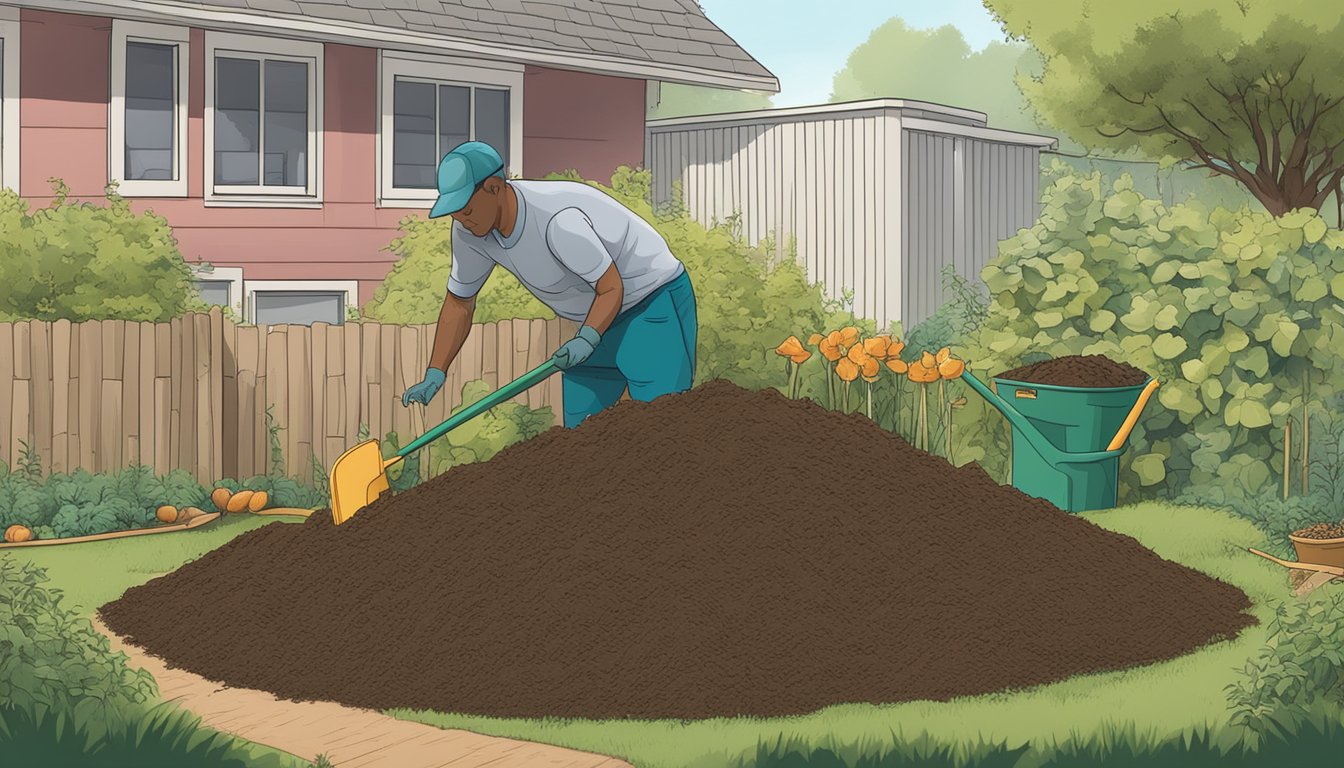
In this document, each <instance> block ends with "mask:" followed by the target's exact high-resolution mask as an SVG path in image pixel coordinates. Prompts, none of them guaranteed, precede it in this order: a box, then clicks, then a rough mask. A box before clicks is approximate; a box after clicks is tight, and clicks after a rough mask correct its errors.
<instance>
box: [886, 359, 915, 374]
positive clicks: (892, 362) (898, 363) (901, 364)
mask: <svg viewBox="0 0 1344 768" xmlns="http://www.w3.org/2000/svg"><path fill="white" fill-rule="evenodd" d="M887 367H888V368H890V369H891V370H892V371H894V372H895V373H905V372H906V371H908V370H909V369H910V364H909V363H907V362H905V361H904V360H902V359H901V358H899V357H888V358H887Z"/></svg>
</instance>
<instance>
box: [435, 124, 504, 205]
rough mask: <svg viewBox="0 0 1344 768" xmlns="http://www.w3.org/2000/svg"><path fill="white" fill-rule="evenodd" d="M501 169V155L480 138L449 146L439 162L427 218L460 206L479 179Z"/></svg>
mask: <svg viewBox="0 0 1344 768" xmlns="http://www.w3.org/2000/svg"><path fill="white" fill-rule="evenodd" d="M503 171H504V160H503V158H501V157H500V156H499V153H498V152H496V151H495V148H494V147H492V146H490V145H489V144H486V143H485V142H483V141H466V142H463V143H461V144H458V145H457V146H456V147H453V150H452V151H451V152H449V153H448V154H446V155H444V156H443V160H441V161H440V162H439V199H438V200H436V201H435V202H434V207H433V208H431V209H430V211H429V218H431V219H437V218H438V217H440V216H447V215H449V214H452V213H457V212H458V211H460V210H462V209H463V208H465V207H466V206H467V201H468V200H470V199H471V196H472V195H474V194H476V190H477V189H479V188H480V186H481V182H483V181H485V180H486V179H488V178H490V177H491V176H495V175H501V176H502V173H503Z"/></svg>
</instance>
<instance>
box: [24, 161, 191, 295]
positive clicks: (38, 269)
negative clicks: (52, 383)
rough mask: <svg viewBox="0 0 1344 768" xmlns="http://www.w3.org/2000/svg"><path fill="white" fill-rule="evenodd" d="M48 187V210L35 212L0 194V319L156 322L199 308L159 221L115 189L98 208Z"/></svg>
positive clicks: (186, 272) (58, 185) (188, 275)
mask: <svg viewBox="0 0 1344 768" xmlns="http://www.w3.org/2000/svg"><path fill="white" fill-rule="evenodd" d="M52 186H53V189H54V190H55V193H56V197H55V199H54V200H53V201H52V203H51V205H50V206H48V207H46V208H40V209H37V210H35V211H30V210H29V206H28V203H27V201H25V200H23V199H22V198H20V197H19V196H18V195H17V194H16V193H15V192H13V191H11V190H0V232H4V237H3V238H0V285H3V286H5V290H3V291H0V321H9V320H19V319H25V318H33V319H37V320H58V319H66V320H71V321H75V322H79V321H83V320H141V321H151V322H158V321H163V320H168V319H170V318H173V317H176V316H178V315H181V314H182V313H183V312H185V311H187V310H188V309H192V308H203V307H204V304H203V303H202V302H201V300H200V296H199V294H197V293H196V291H195V289H194V288H193V286H192V282H191V270H190V269H189V268H188V267H187V265H186V263H185V262H184V261H183V260H182V254H181V253H180V252H179V251H178V249H177V241H176V240H175V239H174V238H173V232H172V229H171V228H170V227H169V226H168V222H167V221H166V220H165V219H164V218H163V217H161V216H157V215H155V214H154V213H152V212H145V213H139V214H138V213H135V212H134V211H132V210H131V207H130V204H129V203H128V202H127V201H126V200H124V199H123V198H121V197H119V196H118V195H117V194H116V192H115V188H111V187H109V189H108V191H107V205H105V206H96V205H93V204H91V203H72V202H70V201H69V200H68V195H69V192H70V190H69V188H67V187H66V186H65V185H64V184H63V183H61V182H58V181H54V182H53V184H52Z"/></svg>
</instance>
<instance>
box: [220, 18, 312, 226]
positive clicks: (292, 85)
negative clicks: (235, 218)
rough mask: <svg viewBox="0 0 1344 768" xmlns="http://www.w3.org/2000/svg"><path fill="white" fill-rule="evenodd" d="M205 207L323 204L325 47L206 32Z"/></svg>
mask: <svg viewBox="0 0 1344 768" xmlns="http://www.w3.org/2000/svg"><path fill="white" fill-rule="evenodd" d="M206 49H207V57H208V73H207V77H206V125H205V135H206V139H205V140H206V153H205V158H206V178H207V181H208V183H209V194H207V198H206V199H207V202H212V203H223V204H229V203H234V204H266V203H276V202H280V203H282V204H298V205H302V204H305V203H306V204H317V203H320V202H321V194H320V187H319V185H318V178H317V177H318V168H319V157H318V156H319V155H320V154H321V151H322V107H321V104H322V102H321V99H320V94H321V92H322V45H321V44H320V43H302V42H294V41H287V40H278V39H270V38H252V37H242V36H239V35H226V34H217V33H207V35H206Z"/></svg>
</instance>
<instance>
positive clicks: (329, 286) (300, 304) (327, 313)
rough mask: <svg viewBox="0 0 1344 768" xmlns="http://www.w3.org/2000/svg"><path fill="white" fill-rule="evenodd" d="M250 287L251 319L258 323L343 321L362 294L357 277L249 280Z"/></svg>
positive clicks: (249, 308)
mask: <svg viewBox="0 0 1344 768" xmlns="http://www.w3.org/2000/svg"><path fill="white" fill-rule="evenodd" d="M246 289H247V307H248V312H247V314H248V319H249V320H250V321H252V322H254V323H256V324H257V325H285V324H288V325H312V324H313V323H329V324H331V325H342V324H344V323H345V315H346V308H347V307H352V306H355V303H356V301H357V300H358V296H359V283H358V281H355V280H248V281H247V283H246Z"/></svg>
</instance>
